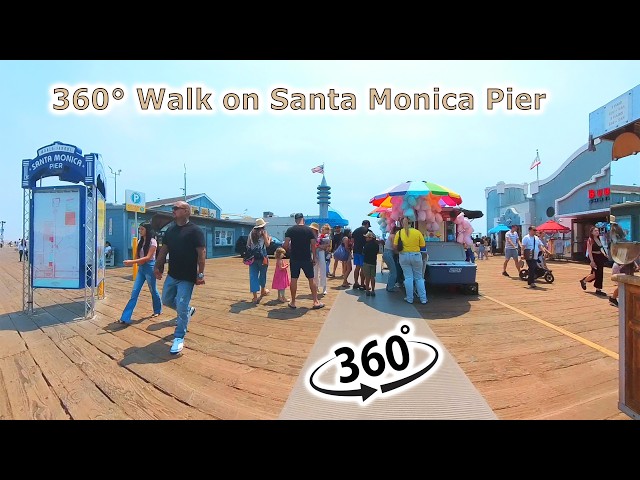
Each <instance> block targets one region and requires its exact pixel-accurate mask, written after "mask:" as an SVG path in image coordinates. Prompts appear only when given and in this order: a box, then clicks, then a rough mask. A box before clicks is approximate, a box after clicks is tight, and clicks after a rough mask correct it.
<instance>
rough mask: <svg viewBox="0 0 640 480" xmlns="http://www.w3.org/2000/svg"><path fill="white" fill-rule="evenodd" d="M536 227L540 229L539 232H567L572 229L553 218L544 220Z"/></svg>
mask: <svg viewBox="0 0 640 480" xmlns="http://www.w3.org/2000/svg"><path fill="white" fill-rule="evenodd" d="M536 228H537V229H538V231H539V232H547V233H567V232H570V231H571V229H570V228H569V227H565V226H564V225H560V224H559V223H558V222H554V221H553V220H548V221H546V222H544V223H543V224H542V225H538V226H537V227H536Z"/></svg>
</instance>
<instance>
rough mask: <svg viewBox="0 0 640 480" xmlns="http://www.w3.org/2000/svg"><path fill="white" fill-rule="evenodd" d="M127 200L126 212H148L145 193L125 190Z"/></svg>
mask: <svg viewBox="0 0 640 480" xmlns="http://www.w3.org/2000/svg"><path fill="white" fill-rule="evenodd" d="M125 198H126V201H125V210H126V211H127V212H137V213H144V212H145V211H146V207H145V205H146V202H145V200H144V193H142V192H138V191H136V190H125Z"/></svg>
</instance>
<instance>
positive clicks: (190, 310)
mask: <svg viewBox="0 0 640 480" xmlns="http://www.w3.org/2000/svg"><path fill="white" fill-rule="evenodd" d="M195 313H196V307H191V308H190V309H189V318H191V317H193V315H194V314H195Z"/></svg>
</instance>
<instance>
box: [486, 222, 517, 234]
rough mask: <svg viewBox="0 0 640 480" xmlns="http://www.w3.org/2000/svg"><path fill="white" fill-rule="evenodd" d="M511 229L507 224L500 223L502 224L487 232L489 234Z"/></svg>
mask: <svg viewBox="0 0 640 480" xmlns="http://www.w3.org/2000/svg"><path fill="white" fill-rule="evenodd" d="M509 230H511V228H510V227H507V226H506V225H503V224H500V225H496V226H495V227H493V228H491V229H490V230H489V231H488V232H487V233H488V234H489V235H491V234H493V233H499V232H508V231H509Z"/></svg>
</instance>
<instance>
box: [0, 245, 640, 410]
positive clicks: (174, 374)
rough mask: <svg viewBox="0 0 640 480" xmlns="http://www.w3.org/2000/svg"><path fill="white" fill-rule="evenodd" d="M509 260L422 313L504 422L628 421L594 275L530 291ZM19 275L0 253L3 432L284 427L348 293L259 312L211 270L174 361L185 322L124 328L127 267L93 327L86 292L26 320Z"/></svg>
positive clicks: (231, 269)
mask: <svg viewBox="0 0 640 480" xmlns="http://www.w3.org/2000/svg"><path fill="white" fill-rule="evenodd" d="M502 261H503V258H502V257H493V258H490V259H489V260H486V261H480V262H479V263H478V275H477V280H478V282H479V284H480V293H481V295H480V296H479V297H469V296H465V295H461V294H460V293H458V292H450V291H448V290H446V289H438V290H433V291H430V292H429V303H428V304H427V305H416V308H417V310H418V311H419V312H420V314H421V316H422V317H423V318H424V319H425V321H427V322H429V326H430V328H431V329H432V330H433V332H434V333H435V334H436V335H437V337H438V339H439V340H440V342H441V343H442V345H443V346H444V347H445V348H447V349H448V350H449V352H450V353H451V354H452V355H453V356H454V357H455V359H456V360H457V361H458V363H459V364H460V366H461V368H462V369H463V370H464V371H465V373H466V374H467V375H468V377H469V378H470V379H471V381H472V382H473V383H474V385H475V386H476V388H478V390H479V391H480V392H481V393H482V395H483V396H484V397H485V398H486V400H487V402H488V403H489V405H490V406H491V408H492V409H493V410H494V411H495V412H496V415H497V416H498V417H499V418H500V419H629V417H628V416H627V415H625V414H623V413H622V412H620V411H619V410H618V408H617V401H618V360H617V352H618V316H617V309H616V308H615V307H612V306H610V305H609V304H608V302H607V299H606V298H599V297H596V296H594V295H593V294H590V293H588V292H584V291H582V290H581V289H580V286H579V284H578V279H579V278H581V276H583V275H584V273H585V272H586V271H587V270H588V267H587V266H585V265H577V264H573V263H561V264H560V263H558V264H554V263H552V264H551V265H552V268H553V272H554V274H555V276H556V280H555V282H554V283H553V284H550V285H546V284H544V283H541V284H540V288H539V289H538V290H529V289H527V288H526V284H525V283H524V282H522V281H520V280H516V279H515V278H506V277H503V276H502V275H500V272H501V265H502ZM21 267H22V264H21V263H19V262H18V255H17V252H15V251H14V250H13V249H11V248H7V247H5V248H3V249H0V419H265V420H266V419H276V418H278V415H279V414H280V412H281V410H282V408H283V406H284V404H285V402H286V400H287V398H288V396H289V393H290V392H291V389H292V387H293V385H294V383H295V381H296V379H297V376H298V374H299V373H300V371H301V368H302V366H303V364H304V362H305V360H306V357H307V355H308V353H309V351H310V350H311V348H312V346H313V345H314V342H315V341H316V338H317V337H318V334H319V332H320V329H321V327H322V325H323V323H324V320H325V318H326V316H327V314H328V312H329V309H330V308H331V306H332V305H333V303H334V301H335V299H336V296H337V295H339V294H340V293H341V292H342V290H340V289H339V288H338V285H339V283H340V281H341V279H330V280H329V282H330V288H329V294H328V295H327V296H326V297H325V298H324V299H323V301H324V303H325V304H326V305H327V308H325V309H321V310H311V309H310V307H311V299H310V295H309V293H308V287H307V286H306V285H304V284H303V286H302V288H301V289H300V291H301V293H302V295H301V296H299V300H298V306H299V307H298V309H296V310H291V309H289V308H288V307H287V306H286V304H279V303H277V302H275V295H274V294H273V293H272V294H271V295H270V296H269V297H266V298H265V299H264V300H263V301H262V303H261V304H260V305H257V306H256V305H253V304H251V303H248V301H249V299H250V298H251V295H250V294H249V293H248V292H247V290H248V272H247V268H246V267H245V266H244V265H242V262H241V261H240V260H239V259H238V258H237V257H233V258H220V259H209V260H207V269H206V273H207V283H206V285H204V286H201V287H196V288H195V291H194V296H193V304H194V305H195V307H196V308H197V312H196V315H195V316H194V317H193V319H192V320H191V323H190V325H189V332H188V334H187V337H186V339H185V350H184V352H183V354H182V355H179V356H173V355H170V354H169V347H170V344H171V341H172V338H173V330H174V318H175V316H174V315H173V312H172V311H170V310H169V309H166V310H165V312H164V313H163V314H162V315H161V316H160V317H158V318H154V319H151V318H150V315H151V313H152V311H151V301H150V296H149V292H148V290H144V289H143V291H142V294H141V295H140V299H139V302H138V306H137V307H136V310H135V312H134V316H133V319H134V321H133V324H132V325H131V326H128V327H125V326H123V325H120V324H118V323H117V322H116V320H117V319H118V318H119V314H120V313H121V311H122V309H123V308H124V305H125V303H126V302H127V300H128V298H129V295H130V292H131V286H132V282H131V269H130V268H114V269H109V270H107V283H106V285H107V286H106V297H105V298H104V299H102V300H99V301H97V303H96V305H97V306H96V312H97V314H96V316H95V317H94V318H93V319H89V320H85V319H83V318H82V317H83V315H84V305H83V296H84V292H83V291H77V290H51V289H37V290H36V291H35V298H34V300H35V313H34V315H32V316H27V315H24V314H23V313H22V269H21ZM512 268H513V267H512V266H510V269H512ZM272 272H273V270H272V269H270V275H271V274H272ZM385 275H386V274H385ZM301 283H306V282H301ZM159 288H160V289H161V288H162V282H160V285H159ZM612 288H613V287H612V283H611V281H610V280H609V278H608V272H606V273H605V290H606V291H611V290H612ZM591 290H593V288H592V287H591ZM385 294H386V292H384V291H381V292H380V293H379V295H385ZM394 295H401V293H395V294H394Z"/></svg>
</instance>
